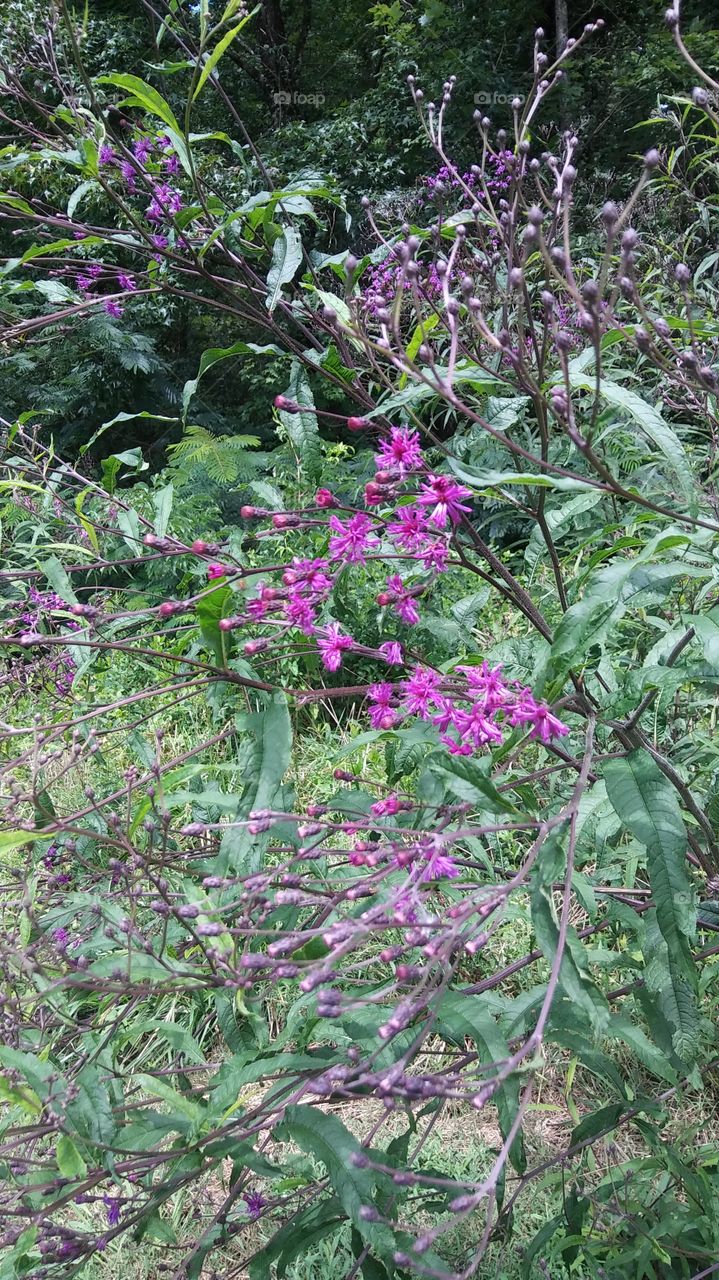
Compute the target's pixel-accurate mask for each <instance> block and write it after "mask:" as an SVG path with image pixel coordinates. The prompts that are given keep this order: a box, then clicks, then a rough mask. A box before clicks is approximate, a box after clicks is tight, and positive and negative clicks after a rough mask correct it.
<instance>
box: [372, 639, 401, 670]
mask: <svg viewBox="0 0 719 1280" xmlns="http://www.w3.org/2000/svg"><path fill="white" fill-rule="evenodd" d="M378 652H379V653H381V654H382V657H383V658H384V660H385V662H386V663H387V666H388V667H403V666H404V657H403V655H402V646H401V644H398V643H397V641H396V640H385V642H384V644H381V645H380V647H379V650H378Z"/></svg>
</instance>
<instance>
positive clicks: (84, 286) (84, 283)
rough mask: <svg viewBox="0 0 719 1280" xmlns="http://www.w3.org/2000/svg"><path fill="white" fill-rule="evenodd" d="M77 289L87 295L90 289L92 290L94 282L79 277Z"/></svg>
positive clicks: (85, 277) (87, 277) (87, 278)
mask: <svg viewBox="0 0 719 1280" xmlns="http://www.w3.org/2000/svg"><path fill="white" fill-rule="evenodd" d="M76 283H77V287H78V289H79V290H80V293H89V291H90V289H94V287H95V281H94V280H92V279H91V278H90V276H83V275H80V276H78V277H77V282H76Z"/></svg>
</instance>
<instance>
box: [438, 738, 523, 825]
mask: <svg viewBox="0 0 719 1280" xmlns="http://www.w3.org/2000/svg"><path fill="white" fill-rule="evenodd" d="M425 764H426V767H427V768H428V769H430V770H431V772H432V773H433V774H434V775H435V777H438V778H441V780H442V781H443V782H444V784H445V786H447V787H448V788H449V790H450V791H451V792H452V793H453V795H455V796H457V798H458V799H459V800H464V801H466V802H467V803H468V804H473V805H477V806H478V807H479V808H482V809H488V810H489V812H490V813H516V812H517V810H516V808H515V806H514V805H513V804H512V803H511V801H510V800H507V799H505V797H504V796H502V795H501V794H500V793H499V791H497V788H496V787H495V785H494V783H493V782H492V780H491V778H490V777H489V772H490V769H491V767H492V761H491V758H490V757H489V756H488V757H486V758H485V759H484V760H470V759H468V758H467V756H452V755H449V753H448V752H446V751H436V752H433V753H432V755H430V756H428V757H427V760H426V762H425Z"/></svg>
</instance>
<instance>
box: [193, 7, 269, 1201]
mask: <svg viewBox="0 0 719 1280" xmlns="http://www.w3.org/2000/svg"><path fill="white" fill-rule="evenodd" d="M197 7H198V9H199V5H198V6H197ZM243 1203H244V1206H245V1212H246V1213H247V1216H248V1217H249V1218H252V1220H253V1221H255V1220H256V1219H257V1218H259V1216H260V1214H261V1213H262V1210H263V1209H264V1207H265V1205H266V1204H267V1201H266V1200H265V1197H264V1196H263V1195H260V1193H259V1191H251V1192H250V1193H249V1195H246V1196H245V1198H244V1201H243Z"/></svg>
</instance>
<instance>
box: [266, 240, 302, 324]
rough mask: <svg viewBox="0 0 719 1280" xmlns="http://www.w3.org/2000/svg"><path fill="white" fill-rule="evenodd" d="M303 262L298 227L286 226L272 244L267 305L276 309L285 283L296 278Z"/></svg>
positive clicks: (268, 307) (269, 309)
mask: <svg viewBox="0 0 719 1280" xmlns="http://www.w3.org/2000/svg"><path fill="white" fill-rule="evenodd" d="M301 262H302V238H301V236H300V233H299V231H298V230H297V228H296V227H285V228H284V230H283V232H282V235H281V236H279V237H278V239H277V240H275V243H274V245H273V246H272V262H271V264H270V269H269V271H268V273H267V297H266V298H265V306H266V307H267V310H268V311H274V309H275V307H276V306H277V303H278V302H279V299H280V296H281V293H282V286H283V284H289V282H290V280H292V279H294V276H295V273H296V271H297V268H298V267H299V265H300V263H301Z"/></svg>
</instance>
